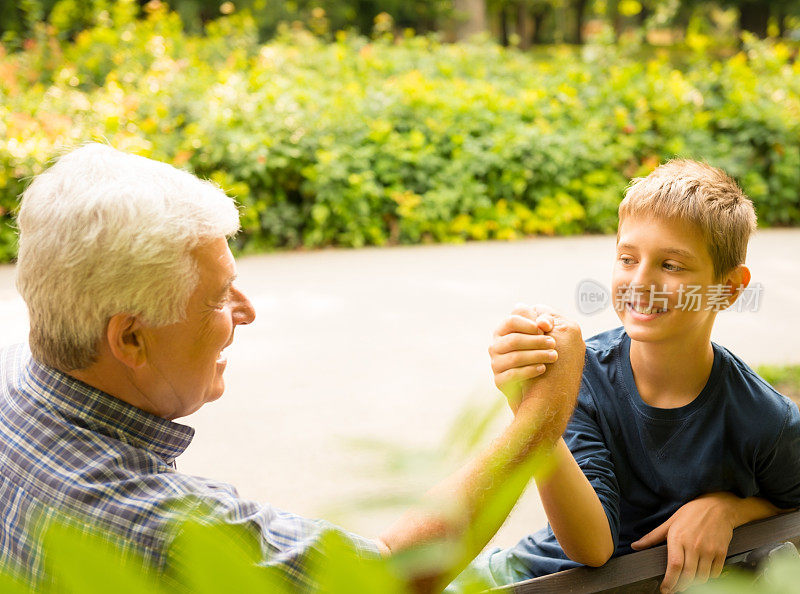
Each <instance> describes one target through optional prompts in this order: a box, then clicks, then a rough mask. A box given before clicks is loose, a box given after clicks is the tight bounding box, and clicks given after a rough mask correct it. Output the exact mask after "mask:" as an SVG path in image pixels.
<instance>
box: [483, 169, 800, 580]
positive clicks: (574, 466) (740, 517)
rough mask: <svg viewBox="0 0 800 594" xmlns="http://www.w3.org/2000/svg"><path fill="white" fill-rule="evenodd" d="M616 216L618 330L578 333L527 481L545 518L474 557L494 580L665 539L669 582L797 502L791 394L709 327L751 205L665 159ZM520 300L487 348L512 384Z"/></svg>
mask: <svg viewBox="0 0 800 594" xmlns="http://www.w3.org/2000/svg"><path fill="white" fill-rule="evenodd" d="M619 220H620V222H619V229H618V233H617V254H616V263H615V265H614V272H613V276H612V291H613V293H614V295H615V296H617V299H616V307H615V309H616V310H617V314H618V315H619V317H620V320H621V321H622V324H623V326H624V328H618V329H615V330H610V331H607V332H604V333H602V334H599V335H597V336H595V337H593V338H591V339H589V340H588V341H587V344H586V346H587V348H586V364H585V367H584V372H583V381H582V384H581V389H580V395H579V399H578V405H577V408H576V410H575V413H574V415H573V417H572V420H571V421H570V423H569V426H568V427H567V430H566V432H565V433H564V437H563V439H562V440H561V441H560V442H559V443H558V444H557V446H556V447H555V448H554V450H553V453H552V457H553V462H554V464H553V471H552V473H551V474H550V475H549V476H548V477H547V478H546V479H544V480H541V481H537V486H538V489H539V493H540V496H541V500H542V504H543V505H544V508H545V511H546V513H547V517H548V520H549V525H548V526H547V527H546V528H545V529H543V530H541V531H539V532H537V533H535V534H533V535H530V536H528V537H526V538H525V539H523V540H522V541H520V543H518V544H517V545H516V546H514V547H512V548H511V549H508V550H505V551H494V552H490V553H488V554H484V555H483V556H482V557H480V558H479V559H478V560H476V562H474V563H473V565H472V567H471V570H472V572H477V573H478V574H479V575H482V577H484V578H489V579H490V580H491V581H492V582H493V583H496V584H498V585H500V584H507V583H511V582H515V581H519V580H523V579H527V578H531V577H536V576H540V575H545V574H548V573H553V572H556V571H561V570H563V569H568V568H570V567H574V566H576V565H578V564H585V565H594V566H598V565H602V564H603V563H605V562H606V561H607V560H608V559H609V558H610V557H612V556H616V555H621V554H625V553H629V552H631V551H632V550H639V549H643V548H647V547H650V546H653V545H656V544H659V543H661V542H663V541H664V540H666V542H667V549H668V566H667V572H666V575H665V577H664V581H663V582H662V586H661V589H662V592H668V591H675V590H682V589H684V588H686V587H688V585H689V584H690V583H692V582H693V581H699V582H703V581H706V580H707V579H708V578H709V577H717V576H718V575H719V574H720V571H721V570H722V566H723V563H724V561H725V555H726V552H727V548H728V544H729V543H730V539H731V536H732V531H733V529H734V528H735V527H736V526H739V525H741V524H745V523H747V522H750V521H753V520H756V519H760V518H764V517H768V516H770V515H774V514H776V513H779V512H780V511H782V510H783V509H785V508H793V507H796V506H798V505H800V414H799V413H798V409H797V406H796V405H794V404H793V403H792V402H790V401H789V400H788V399H787V398H785V397H783V396H781V395H780V394H778V393H777V392H776V391H775V390H773V389H772V388H771V387H770V386H769V385H768V384H767V383H766V382H764V380H762V379H761V378H760V377H758V376H757V375H756V374H755V373H754V372H753V371H752V370H751V369H750V368H749V367H748V366H747V365H745V363H743V362H742V361H741V360H740V359H738V358H737V357H735V356H734V355H732V354H731V353H730V352H729V351H727V350H726V349H725V348H723V347H720V346H718V345H716V344H713V343H712V342H711V338H710V337H711V329H712V326H713V324H714V319H715V317H716V314H717V312H718V311H719V310H721V309H724V308H726V307H729V306H730V305H731V304H732V303H733V302H734V301H735V300H736V298H737V297H738V296H739V295H740V293H741V292H742V290H743V289H744V288H745V287H746V286H747V284H748V283H749V281H750V272H749V270H748V269H747V268H746V267H745V266H744V260H745V254H746V250H747V242H748V239H749V237H750V235H751V233H752V232H753V231H754V229H755V224H756V216H755V212H754V210H753V206H752V203H751V202H750V200H748V199H747V198H746V197H745V196H744V194H743V193H742V192H741V190H740V189H739V187H738V186H737V185H736V183H735V182H734V181H733V180H732V179H731V178H729V177H728V176H727V175H726V174H725V173H723V172H722V171H720V170H718V169H714V168H713V167H710V166H708V165H705V164H701V163H697V162H692V161H682V160H675V161H671V162H669V163H666V164H665V165H662V166H661V167H659V168H657V169H656V170H655V171H653V172H652V173H651V174H650V175H649V176H647V177H646V178H643V179H641V178H640V179H636V180H634V181H633V183H632V184H631V186H630V187H629V188H628V191H627V192H626V196H625V199H624V200H623V201H622V203H621V204H620V207H619ZM521 313H523V315H516V316H512V317H511V318H509V319H508V320H506V323H505V324H504V325H503V326H502V327H501V330H500V331H498V333H497V334H496V335H495V336H496V337H495V341H494V344H493V345H492V348H491V349H490V352H491V355H492V368H493V370H494V372H495V383H496V384H497V385H498V387H500V388H501V389H502V390H503V391H504V392H505V393H506V395H507V396H509V397H513V393H514V391H515V390H517V391H518V390H519V389H520V383H519V380H522V379H525V378H532V377H535V376H536V375H537V374H538V373H540V371H538V370H537V369H536V367H537V366H536V365H530V364H527V361H529V360H533V357H532V355H533V353H534V352H535V351H534V350H533V347H532V346H529V345H530V341H528V344H526V337H528V336H529V335H530V334H536V333H537V332H538V330H537V329H536V326H535V325H534V324H533V323H532V322H531V320H530V319H528V318H534V317H535V313H534V314H530V313H528V314H527V317H526V315H525V312H521ZM533 381H535V380H533ZM521 386H522V389H524V388H525V384H524V383H522V384H521Z"/></svg>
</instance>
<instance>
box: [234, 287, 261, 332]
mask: <svg viewBox="0 0 800 594" xmlns="http://www.w3.org/2000/svg"><path fill="white" fill-rule="evenodd" d="M233 291H234V298H235V303H236V305H235V306H234V308H233V323H234V324H236V325H240V324H250V323H252V322H253V320H255V319H256V310H255V308H254V307H253V304H252V303H250V300H249V299H248V298H247V296H246V295H245V294H244V293H242V292H241V291H240V290H239V289H236V288H234V289H233Z"/></svg>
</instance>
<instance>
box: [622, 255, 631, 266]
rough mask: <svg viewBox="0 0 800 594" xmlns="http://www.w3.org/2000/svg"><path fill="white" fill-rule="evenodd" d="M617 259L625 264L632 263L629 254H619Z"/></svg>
mask: <svg viewBox="0 0 800 594" xmlns="http://www.w3.org/2000/svg"><path fill="white" fill-rule="evenodd" d="M619 261H620V262H622V263H623V264H625V265H626V266H630V265H631V264H633V263H634V260H633V258H631V257H630V256H620V257H619Z"/></svg>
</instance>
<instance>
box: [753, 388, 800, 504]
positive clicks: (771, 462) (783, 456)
mask: <svg viewBox="0 0 800 594" xmlns="http://www.w3.org/2000/svg"><path fill="white" fill-rule="evenodd" d="M785 404H786V413H785V416H784V422H783V426H782V428H781V431H780V433H779V434H778V436H777V439H775V440H774V441H772V443H770V442H768V443H767V445H766V447H764V448H763V451H759V452H757V453H756V480H757V482H758V487H759V496H761V497H764V498H765V499H768V500H769V501H771V502H772V503H773V505H777V506H778V507H782V508H790V507H800V411H798V409H797V405H796V404H794V403H793V402H789V401H788V400H787V401H786V402H785Z"/></svg>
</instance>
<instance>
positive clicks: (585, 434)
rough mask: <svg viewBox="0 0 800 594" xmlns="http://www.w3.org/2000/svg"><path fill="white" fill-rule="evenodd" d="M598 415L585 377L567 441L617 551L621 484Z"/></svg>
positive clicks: (566, 435)
mask: <svg viewBox="0 0 800 594" xmlns="http://www.w3.org/2000/svg"><path fill="white" fill-rule="evenodd" d="M598 414H599V413H598V410H597V407H596V406H595V403H594V398H593V390H592V388H591V387H590V385H589V384H588V382H587V381H586V378H585V377H584V379H583V382H582V383H581V390H580V394H579V395H578V402H577V404H576V406H575V412H574V413H573V415H572V418H571V419H570V422H569V424H568V425H567V429H566V431H565V432H564V441H565V442H566V444H567V447H568V448H569V449H570V451H571V452H572V455H573V456H574V458H575V461H576V462H577V463H578V466H580V467H581V470H583V474H585V475H586V478H587V479H589V482H590V483H591V485H592V487H594V490H595V493H597V497H598V498H599V499H600V503H601V504H602V505H603V509H604V510H605V512H606V516H607V517H608V525H609V526H610V528H611V537H612V538H613V540H614V548H615V549H616V547H617V543H618V542H619V507H620V501H619V500H620V496H619V484H618V482H617V477H616V474H615V472H614V462H613V461H612V459H611V452H610V451H609V449H608V447H607V446H606V441H605V439H604V438H603V433H602V431H601V429H600V423H599V422H598Z"/></svg>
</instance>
